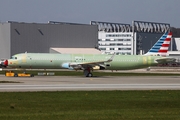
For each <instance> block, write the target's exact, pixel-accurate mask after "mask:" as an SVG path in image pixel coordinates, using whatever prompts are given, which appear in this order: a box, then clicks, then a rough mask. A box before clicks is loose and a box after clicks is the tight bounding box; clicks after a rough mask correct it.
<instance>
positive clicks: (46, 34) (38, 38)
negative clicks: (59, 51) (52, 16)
mask: <svg viewBox="0 0 180 120" xmlns="http://www.w3.org/2000/svg"><path fill="white" fill-rule="evenodd" d="M97 30H98V28H97V26H95V25H79V24H78V25H77V24H73V25H72V24H71V25H70V24H36V23H34V24H33V23H11V55H14V54H17V53H22V52H26V51H27V52H42V53H45V52H49V49H50V47H61V48H94V47H95V46H96V45H97V42H98V32H97Z"/></svg>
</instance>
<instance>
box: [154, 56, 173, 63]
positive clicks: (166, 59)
mask: <svg viewBox="0 0 180 120" xmlns="http://www.w3.org/2000/svg"><path fill="white" fill-rule="evenodd" d="M156 61H157V62H158V63H168V62H175V61H176V59H175V58H171V57H163V58H158V59H156Z"/></svg>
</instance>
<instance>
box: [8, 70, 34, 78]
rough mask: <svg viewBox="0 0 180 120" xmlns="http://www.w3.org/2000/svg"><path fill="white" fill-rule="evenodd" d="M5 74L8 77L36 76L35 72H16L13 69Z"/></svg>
mask: <svg viewBox="0 0 180 120" xmlns="http://www.w3.org/2000/svg"><path fill="white" fill-rule="evenodd" d="M5 76H7V77H34V75H33V74H29V73H25V72H24V73H15V72H13V71H6V73H5Z"/></svg>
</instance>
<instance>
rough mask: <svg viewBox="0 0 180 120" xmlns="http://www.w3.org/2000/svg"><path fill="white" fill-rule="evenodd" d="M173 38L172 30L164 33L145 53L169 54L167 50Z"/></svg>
mask: <svg viewBox="0 0 180 120" xmlns="http://www.w3.org/2000/svg"><path fill="white" fill-rule="evenodd" d="M171 38H172V32H166V33H164V34H163V35H162V36H161V38H160V39H159V40H158V41H157V42H156V43H155V44H154V46H153V47H152V48H151V49H150V50H149V51H148V52H147V53H146V54H145V55H161V56H167V51H168V48H169V44H170V41H171Z"/></svg>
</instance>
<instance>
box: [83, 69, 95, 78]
mask: <svg viewBox="0 0 180 120" xmlns="http://www.w3.org/2000/svg"><path fill="white" fill-rule="evenodd" d="M84 75H85V76H86V77H92V76H93V74H92V73H91V70H90V68H88V69H85V70H84Z"/></svg>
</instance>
